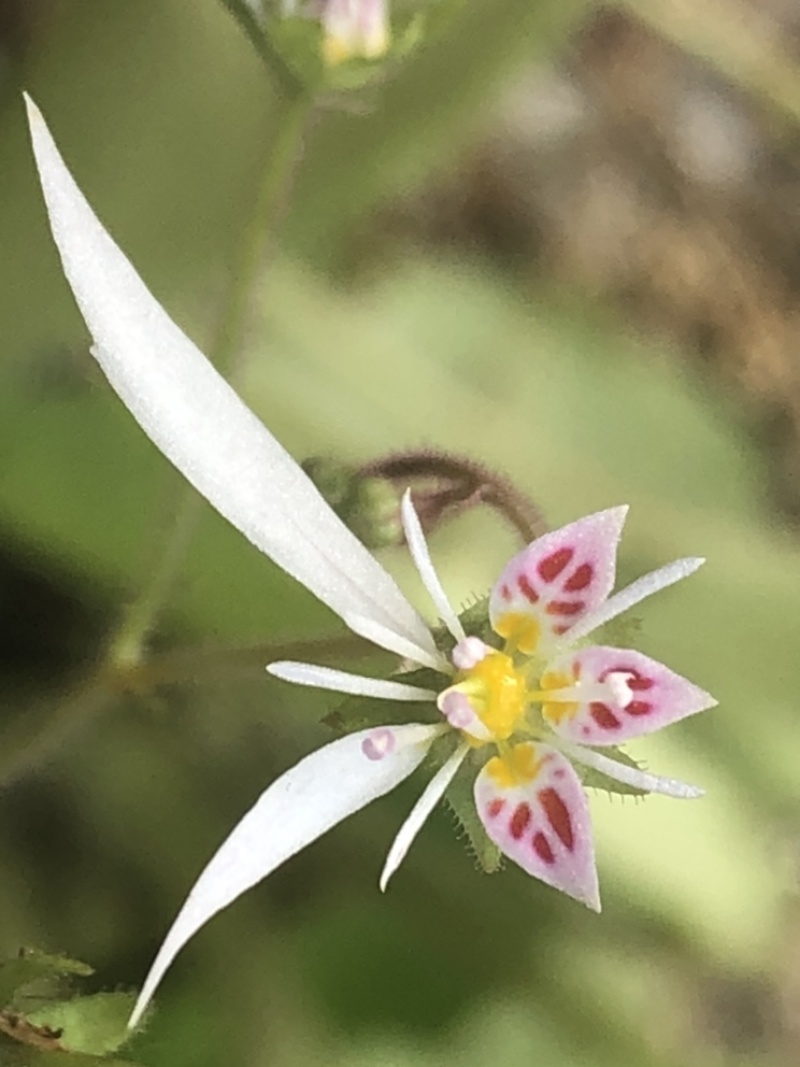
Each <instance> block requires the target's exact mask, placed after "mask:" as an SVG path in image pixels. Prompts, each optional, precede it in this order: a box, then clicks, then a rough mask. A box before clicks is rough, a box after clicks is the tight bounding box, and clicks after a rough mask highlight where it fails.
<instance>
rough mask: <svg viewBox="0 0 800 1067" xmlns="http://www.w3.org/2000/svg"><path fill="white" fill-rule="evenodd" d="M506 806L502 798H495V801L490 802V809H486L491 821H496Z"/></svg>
mask: <svg viewBox="0 0 800 1067" xmlns="http://www.w3.org/2000/svg"><path fill="white" fill-rule="evenodd" d="M505 806H506V802H505V800H503V799H502V798H501V797H495V799H494V800H490V801H489V807H488V808H487V809H486V814H487V815H488V816H489V818H490V819H496V818H497V816H498V815H499V814H500V812H501V811H502V810H503V808H504V807H505Z"/></svg>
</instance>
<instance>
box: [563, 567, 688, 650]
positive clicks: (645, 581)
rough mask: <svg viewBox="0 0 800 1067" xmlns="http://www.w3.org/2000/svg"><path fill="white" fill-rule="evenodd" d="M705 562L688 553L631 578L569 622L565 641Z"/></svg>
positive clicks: (602, 623)
mask: <svg viewBox="0 0 800 1067" xmlns="http://www.w3.org/2000/svg"><path fill="white" fill-rule="evenodd" d="M704 563H705V560H704V559H702V558H701V557H699V556H690V557H688V558H686V559H676V560H675V561H674V562H672V563H667V564H666V566H664V567H660V568H659V569H658V570H657V571H651V573H650V574H644V575H642V577H641V578H637V579H636V581H635V582H631V584H630V585H626V586H625V588H624V589H620V591H619V592H618V593H614V595H613V596H610V597H609V598H608V600H606V601H604V602H603V603H602V604H600V605H599V606H598V607H597V608H596V609H595V610H594V611H590V612H589V613H588V614H587V615H585V616H584V617H583V618H582V619H581V620H580V621H579V622H577V623H575V625H574V626H571V627H570V628H569V630H568V631H567V632H566V634H565V635H564V642H569V644H572V643H573V642H574V641H579V640H580V639H581V638H583V637H587V636H588V635H589V634H590V633H592V631H593V630H596V629H597V628H598V627H599V626H604V625H605V624H606V623H607V622H611V620H612V619H616V617H617V616H618V615H622V613H623V612H625V611H628V609H629V608H632V607H633V606H634V605H635V604H638V603H639V602H640V601H642V600H645V599H646V598H647V597H649V596H652V595H653V594H654V593H658V592H659V591H660V590H662V589H666V588H667V586H670V585H674V584H675V583H676V582H680V581H682V579H684V578H688V577H689V575H690V574H694V572H695V571H696V570H697V569H698V568H699V567H702V566H703V564H704Z"/></svg>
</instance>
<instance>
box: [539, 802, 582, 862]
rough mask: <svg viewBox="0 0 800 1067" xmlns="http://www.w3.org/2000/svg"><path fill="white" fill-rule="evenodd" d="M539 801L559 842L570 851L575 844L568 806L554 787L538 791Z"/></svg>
mask: <svg viewBox="0 0 800 1067" xmlns="http://www.w3.org/2000/svg"><path fill="white" fill-rule="evenodd" d="M539 803H540V804H541V805H542V807H543V808H544V813H545V815H546V816H547V820H548V822H549V823H550V825H551V826H552V827H553V829H554V830H555V832H556V833H557V834H558V837H559V839H560V841H561V843H562V844H563V845H564V847H565V848H568V849H569V850H570V852H571V851H572V849H573V847H574V845H575V837H574V835H573V832H572V819H571V818H570V815H569V808H568V807H567V805H566V804H565V803H564V801H563V800H562V799H561V797H560V796H559V795H558V793H557V792H556V791H555V789H542V790H541V792H540V793H539Z"/></svg>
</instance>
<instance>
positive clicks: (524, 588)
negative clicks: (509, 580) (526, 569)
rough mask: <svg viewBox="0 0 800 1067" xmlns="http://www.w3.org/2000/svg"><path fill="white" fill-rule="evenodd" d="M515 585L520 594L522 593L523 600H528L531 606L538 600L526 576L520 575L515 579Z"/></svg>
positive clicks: (537, 595)
mask: <svg viewBox="0 0 800 1067" xmlns="http://www.w3.org/2000/svg"><path fill="white" fill-rule="evenodd" d="M517 585H518V586H519V591H520V593H522V595H523V596H524V597H525V599H526V600H530V602H531V604H535V603H536V601H537V600H538V599H539V594H538V593H537V592H536V590H535V589H534V588H533V586H532V585H531V582H530V578H528V576H527V574H521V575H520V576H519V578H517Z"/></svg>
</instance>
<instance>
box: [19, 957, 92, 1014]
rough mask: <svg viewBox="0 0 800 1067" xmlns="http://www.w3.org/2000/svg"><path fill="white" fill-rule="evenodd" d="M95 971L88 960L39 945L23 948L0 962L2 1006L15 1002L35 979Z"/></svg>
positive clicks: (86, 975)
mask: <svg viewBox="0 0 800 1067" xmlns="http://www.w3.org/2000/svg"><path fill="white" fill-rule="evenodd" d="M91 974H94V969H93V968H92V967H90V966H89V964H88V963H82V962H81V961H80V960H72V959H69V957H67V956H52V955H49V954H48V953H46V952H40V951H39V950H38V949H29V948H24V949H20V952H19V955H17V956H15V957H13V958H12V959H7V960H3V961H2V962H0V1007H4V1008H5V1007H8V1006H9V1005H13V1004H14V1002H15V998H16V997H17V996H18V995H19V994H20V993H22V992H23V991H24V990H26V989H27V988H28V987H29V986H31V985H33V984H34V983H35V982H42V981H46V980H48V979H50V980H55V979H57V978H66V977H69V976H77V977H79V978H87V977H88V976H89V975H91Z"/></svg>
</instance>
